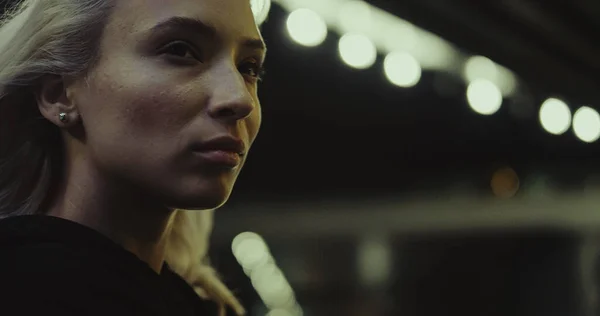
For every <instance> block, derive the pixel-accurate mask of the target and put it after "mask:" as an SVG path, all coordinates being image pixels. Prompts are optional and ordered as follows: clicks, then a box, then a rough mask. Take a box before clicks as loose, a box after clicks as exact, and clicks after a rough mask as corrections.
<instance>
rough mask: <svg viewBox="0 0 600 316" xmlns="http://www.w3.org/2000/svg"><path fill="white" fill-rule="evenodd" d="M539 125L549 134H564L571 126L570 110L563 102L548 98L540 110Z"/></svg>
mask: <svg viewBox="0 0 600 316" xmlns="http://www.w3.org/2000/svg"><path fill="white" fill-rule="evenodd" d="M540 123H541V124H542V127H543V128H544V129H545V130H546V131H547V132H548V133H550V134H553V135H561V134H564V133H565V132H566V131H567V130H568V129H569V126H570V125H571V110H570V109H569V107H568V106H567V104H566V103H565V102H563V101H561V100H559V99H555V98H549V99H547V100H546V101H544V103H542V107H541V108H540Z"/></svg>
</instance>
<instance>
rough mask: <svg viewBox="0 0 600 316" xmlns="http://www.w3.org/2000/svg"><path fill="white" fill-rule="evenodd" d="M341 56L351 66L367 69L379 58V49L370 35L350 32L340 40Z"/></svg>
mask: <svg viewBox="0 0 600 316" xmlns="http://www.w3.org/2000/svg"><path fill="white" fill-rule="evenodd" d="M339 50H340V56H341V57H342V60H343V61H344V62H345V63H346V64H347V65H348V66H350V67H353V68H356V69H366V68H369V67H371V66H373V64H374V63H375V61H376V60H377V49H376V48H375V45H373V43H372V42H371V40H369V38H368V37H366V36H364V35H361V34H353V33H349V34H346V35H344V36H342V38H340V42H339Z"/></svg>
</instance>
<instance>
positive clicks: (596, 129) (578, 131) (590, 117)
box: [573, 106, 600, 143]
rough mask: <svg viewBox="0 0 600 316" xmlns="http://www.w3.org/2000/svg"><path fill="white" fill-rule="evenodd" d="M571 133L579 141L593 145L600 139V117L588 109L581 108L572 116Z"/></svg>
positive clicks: (585, 107)
mask: <svg viewBox="0 0 600 316" xmlns="http://www.w3.org/2000/svg"><path fill="white" fill-rule="evenodd" d="M573 131H574V132H575V135H576V136H577V138H579V139H580V140H582V141H584V142H586V143H593V142H595V141H597V140H598V138H600V115H598V112H597V111H596V110H594V109H592V108H590V107H587V106H583V107H581V108H579V109H578V110H577V111H575V114H574V115H573Z"/></svg>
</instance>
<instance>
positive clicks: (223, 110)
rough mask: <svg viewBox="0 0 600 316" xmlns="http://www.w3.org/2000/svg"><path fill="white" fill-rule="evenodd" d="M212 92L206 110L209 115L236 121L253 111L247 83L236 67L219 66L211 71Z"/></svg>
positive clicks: (252, 101) (253, 106) (252, 102)
mask: <svg viewBox="0 0 600 316" xmlns="http://www.w3.org/2000/svg"><path fill="white" fill-rule="evenodd" d="M213 82H214V83H213V84H212V86H213V92H212V97H211V102H210V104H209V109H208V112H209V114H210V116H211V117H213V118H215V119H218V120H222V121H227V122H237V121H239V120H243V119H244V118H246V117H248V116H249V115H250V114H251V113H252V111H254V108H255V104H254V102H255V101H254V98H253V97H252V94H251V93H250V91H249V90H248V89H249V88H248V85H247V83H246V81H245V80H244V78H243V76H242V75H241V74H240V73H239V71H238V70H237V68H236V67H232V66H230V67H221V71H217V72H215V73H213Z"/></svg>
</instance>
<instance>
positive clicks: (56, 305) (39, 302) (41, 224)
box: [0, 215, 218, 316]
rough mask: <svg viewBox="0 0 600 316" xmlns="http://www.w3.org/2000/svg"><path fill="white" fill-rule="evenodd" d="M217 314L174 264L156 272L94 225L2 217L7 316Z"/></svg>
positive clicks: (1, 271) (1, 270) (0, 263)
mask: <svg viewBox="0 0 600 316" xmlns="http://www.w3.org/2000/svg"><path fill="white" fill-rule="evenodd" d="M217 314H218V307H217V305H216V304H214V303H213V302H209V301H204V300H202V299H200V297H199V296H198V295H196V293H195V291H194V290H193V289H192V287H190V286H189V285H188V284H187V283H186V282H185V281H184V280H183V279H182V278H180V277H179V276H178V275H177V274H175V273H174V272H172V271H171V270H170V269H169V267H168V265H166V264H165V266H164V267H163V270H162V271H161V273H160V274H157V273H156V272H155V271H154V270H152V269H151V268H150V267H149V266H148V265H147V264H146V263H145V262H143V261H141V260H140V259H138V258H137V257H136V256H135V255H134V254H133V253H131V252H129V251H127V250H125V249H124V248H123V247H121V246H120V245H118V244H116V243H114V242H113V241H112V240H110V239H108V238H107V237H105V236H104V235H102V234H100V233H99V232H97V231H95V230H93V229H90V228H88V227H85V226H83V225H80V224H77V223H74V222H71V221H68V220H64V219H60V218H56V217H50V216H43V215H33V216H18V217H12V218H7V219H3V220H0V315H6V316H9V315H24V316H28V315H61V316H70V315H78V316H80V315H81V316H83V315H93V316H95V315H103V316H108V315H132V316H133V315H144V316H162V315H165V316H166V315H169V316H180V315H181V316H213V315H217Z"/></svg>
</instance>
